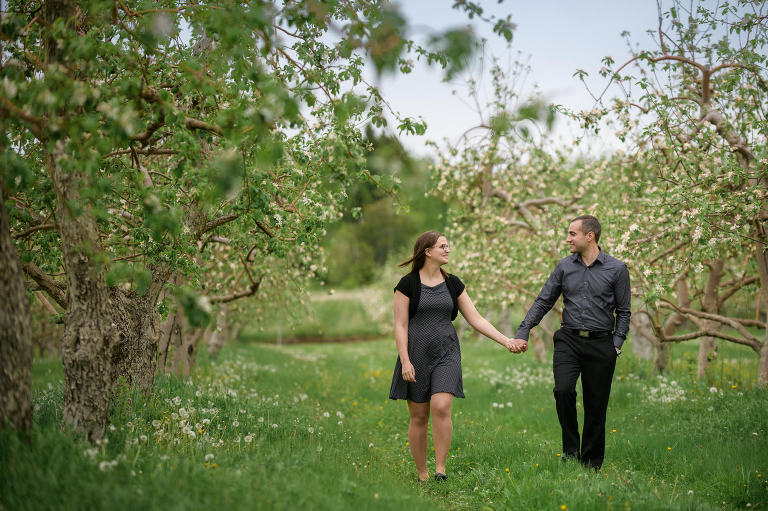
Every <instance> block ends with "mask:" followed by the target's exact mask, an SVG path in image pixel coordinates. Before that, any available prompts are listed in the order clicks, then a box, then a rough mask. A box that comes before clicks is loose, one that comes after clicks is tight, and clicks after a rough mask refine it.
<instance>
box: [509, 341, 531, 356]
mask: <svg viewBox="0 0 768 511" xmlns="http://www.w3.org/2000/svg"><path fill="white" fill-rule="evenodd" d="M506 347H507V349H508V350H509V351H510V352H511V353H523V352H524V351H526V350H527V349H528V341H526V340H524V339H507V342H506Z"/></svg>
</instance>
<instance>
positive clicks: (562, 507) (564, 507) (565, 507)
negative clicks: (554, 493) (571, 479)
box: [560, 504, 568, 511]
mask: <svg viewBox="0 0 768 511" xmlns="http://www.w3.org/2000/svg"><path fill="white" fill-rule="evenodd" d="M560 509H562V510H563V511H565V510H566V509H568V506H566V505H565V504H563V505H562V506H560Z"/></svg>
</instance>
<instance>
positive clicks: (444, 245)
mask: <svg viewBox="0 0 768 511" xmlns="http://www.w3.org/2000/svg"><path fill="white" fill-rule="evenodd" d="M435 248H442V249H443V252H448V251H449V250H451V246H450V245H449V244H448V243H443V244H442V245H439V246H437V247H435Z"/></svg>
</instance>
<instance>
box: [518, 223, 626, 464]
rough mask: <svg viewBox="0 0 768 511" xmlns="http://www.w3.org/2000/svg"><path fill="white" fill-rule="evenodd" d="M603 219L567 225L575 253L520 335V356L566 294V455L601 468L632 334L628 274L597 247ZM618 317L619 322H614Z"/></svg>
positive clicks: (557, 368)
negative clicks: (619, 363) (579, 401)
mask: <svg viewBox="0 0 768 511" xmlns="http://www.w3.org/2000/svg"><path fill="white" fill-rule="evenodd" d="M600 231H601V228H600V222H598V220H597V218H595V217H594V216H591V215H582V216H579V217H577V218H575V219H573V221H572V222H571V225H570V227H569V228H568V237H567V238H566V242H567V243H568V244H569V245H570V250H571V254H572V255H570V256H568V257H566V258H564V259H562V260H561V261H560V262H558V263H557V266H556V267H555V270H554V271H553V272H552V274H551V275H550V276H549V279H547V283H546V284H544V287H543V288H542V290H541V292H540V293H539V296H538V297H537V298H536V301H534V302H533V306H532V307H531V308H530V310H529V311H528V314H526V315H525V319H524V320H523V322H522V323H521V324H520V328H519V329H518V330H517V335H516V337H517V339H515V342H516V343H518V346H519V351H525V350H526V349H527V346H528V334H529V332H530V330H531V328H533V327H535V326H536V325H538V324H539V322H540V321H541V319H542V318H543V317H544V315H545V314H546V313H547V312H549V310H550V309H551V308H552V306H553V305H554V304H555V302H557V299H558V298H559V297H560V295H561V294H562V295H563V305H564V307H563V318H562V323H561V325H560V330H558V331H557V332H555V334H554V344H555V353H554V357H553V364H552V366H553V367H552V369H553V372H554V375H555V388H554V394H555V406H556V408H557V417H558V419H559V420H560V427H561V428H562V431H563V456H564V458H565V459H569V458H571V459H578V460H580V461H581V462H582V463H583V464H584V465H587V466H590V467H593V468H595V469H596V470H599V469H600V467H601V466H602V464H603V458H604V456H605V415H606V410H607V408H608V397H609V396H610V392H611V381H612V380H613V370H614V368H615V367H616V358H617V357H618V356H619V355H620V354H621V346H622V344H623V343H624V340H625V339H626V337H627V332H628V331H629V316H630V287H629V271H628V270H627V267H626V265H625V264H624V263H622V262H621V261H619V260H618V259H614V258H613V257H611V256H609V255H607V254H606V253H605V252H603V251H602V250H601V249H600V246H599V245H598V244H597V243H598V241H600ZM614 314H615V318H614ZM579 374H581V388H582V394H583V396H584V432H583V435H582V438H581V442H580V441H579V440H580V439H579V424H578V421H577V418H576V380H577V379H578V378H579Z"/></svg>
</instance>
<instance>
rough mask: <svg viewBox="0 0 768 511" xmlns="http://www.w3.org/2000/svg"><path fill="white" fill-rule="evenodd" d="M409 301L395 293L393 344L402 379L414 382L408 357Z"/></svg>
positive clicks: (414, 374) (401, 294)
mask: <svg viewBox="0 0 768 511" xmlns="http://www.w3.org/2000/svg"><path fill="white" fill-rule="evenodd" d="M410 303H411V299H410V298H408V297H407V296H405V295H404V294H403V293H401V292H400V291H395V344H396V345H397V354H398V355H400V364H402V366H403V379H404V380H405V381H410V382H415V381H416V371H415V370H414V368H413V364H411V359H410V357H408V306H409V305H410Z"/></svg>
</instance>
